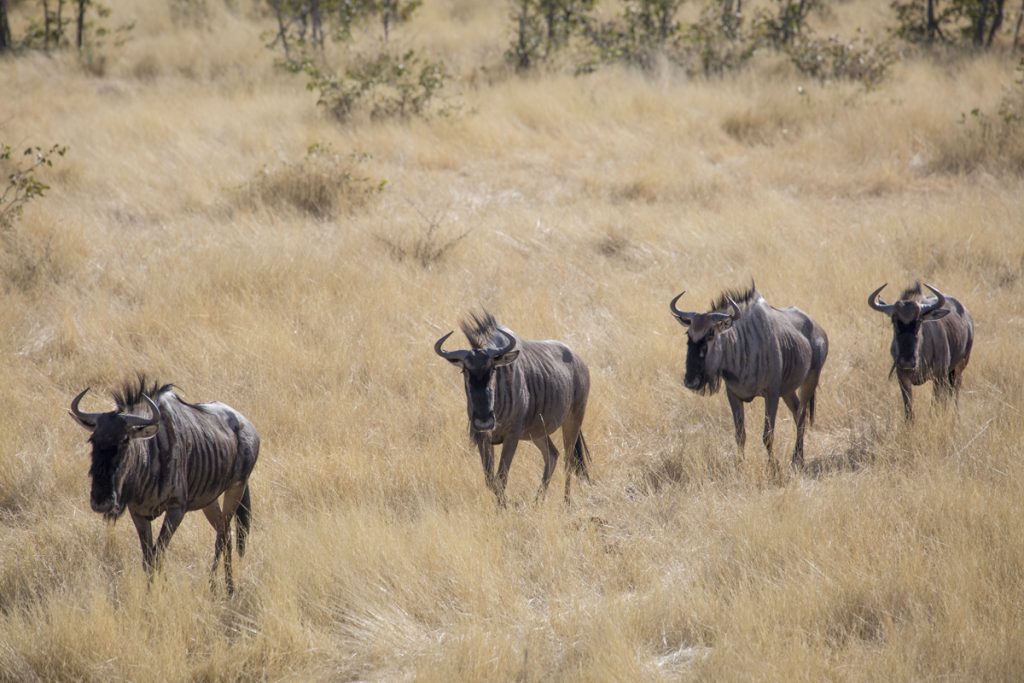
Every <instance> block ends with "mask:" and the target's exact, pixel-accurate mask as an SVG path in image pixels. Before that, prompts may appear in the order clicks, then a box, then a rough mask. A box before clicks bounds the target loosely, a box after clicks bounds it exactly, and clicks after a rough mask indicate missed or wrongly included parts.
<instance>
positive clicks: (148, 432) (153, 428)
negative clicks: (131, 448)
mask: <svg viewBox="0 0 1024 683" xmlns="http://www.w3.org/2000/svg"><path fill="white" fill-rule="evenodd" d="M159 429H160V425H159V424H155V425H142V426H140V427H129V428H128V430H129V433H130V434H131V438H133V439H152V438H153V437H154V436H156V433H157V431H158V430H159Z"/></svg>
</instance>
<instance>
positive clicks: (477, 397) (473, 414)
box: [462, 354, 495, 432]
mask: <svg viewBox="0 0 1024 683" xmlns="http://www.w3.org/2000/svg"><path fill="white" fill-rule="evenodd" d="M481 355H484V354H481ZM473 360H477V359H475V358H473V359H471V358H467V362H466V363H464V364H463V370H462V375H463V377H464V378H465V382H466V412H467V414H468V415H469V425H470V431H471V432H489V431H490V430H492V429H494V423H495V419H494V372H495V369H494V363H493V362H491V360H490V359H489V358H484V359H481V360H482V362H481V364H480V366H479V367H476V363H473V362H472V361H473Z"/></svg>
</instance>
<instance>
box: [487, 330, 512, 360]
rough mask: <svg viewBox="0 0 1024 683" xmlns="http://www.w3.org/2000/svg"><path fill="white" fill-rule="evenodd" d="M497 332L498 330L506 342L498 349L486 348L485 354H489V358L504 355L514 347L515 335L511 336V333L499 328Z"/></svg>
mask: <svg viewBox="0 0 1024 683" xmlns="http://www.w3.org/2000/svg"><path fill="white" fill-rule="evenodd" d="M498 332H500V333H501V335H502V336H503V337H505V339H507V340H508V343H507V344H505V346H503V347H501V348H500V349H487V355H488V356H490V357H491V358H500V357H501V356H504V355H505V354H506V353H508V352H509V351H511V350H512V349H514V348H515V347H516V338H515V337H513V336H512V335H511V334H509V333H508V332H506V331H505V330H502V329H499V330H498Z"/></svg>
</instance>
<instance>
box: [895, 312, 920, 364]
mask: <svg viewBox="0 0 1024 683" xmlns="http://www.w3.org/2000/svg"><path fill="white" fill-rule="evenodd" d="M892 326H893V332H894V333H895V338H894V341H895V344H896V366H897V367H898V368H899V369H900V370H913V369H914V368H916V367H917V352H918V349H919V348H920V346H921V334H920V332H921V321H920V320H917V319H916V318H915V319H914V320H911V321H910V322H903V321H902V320H899V319H898V318H895V317H894V318H893V321H892Z"/></svg>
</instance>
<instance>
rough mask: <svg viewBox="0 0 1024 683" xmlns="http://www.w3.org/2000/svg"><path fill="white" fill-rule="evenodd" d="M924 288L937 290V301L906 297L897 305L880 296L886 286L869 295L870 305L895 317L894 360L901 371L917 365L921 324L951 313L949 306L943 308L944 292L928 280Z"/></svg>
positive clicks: (893, 325) (893, 326)
mask: <svg viewBox="0 0 1024 683" xmlns="http://www.w3.org/2000/svg"><path fill="white" fill-rule="evenodd" d="M925 287H927V288H928V289H930V290H932V292H934V293H935V300H934V301H923V300H922V301H919V300H917V299H906V298H903V299H900V300H899V301H897V302H896V303H894V304H887V303H885V302H884V301H882V299H880V298H879V296H878V295H879V293H880V292H881V291H882V290H883V289H885V285H882V286H881V287H879V288H878V289H876V290H875V291H873V292H871V295H870V296H868V306H870V307H871V308H873V309H875V310H876V311H878V312H880V313H884V314H885V315H887V316H889V317H890V318H891V319H892V333H893V338H892V351H893V361H894V362H895V364H896V368H897V369H899V370H914V369H915V368H917V363H918V356H919V351H920V349H921V326H922V325H925V324H928V322H930V321H933V320H939V319H940V318H943V317H945V316H946V315H947V314H948V313H949V309H948V308H943V305H944V304H945V303H946V297H945V296H944V295H943V294H942V292H940V291H939V290H937V289H935V288H934V287H932V286H931V285H929V284H927V283H925ZM904 296H906V295H904Z"/></svg>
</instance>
